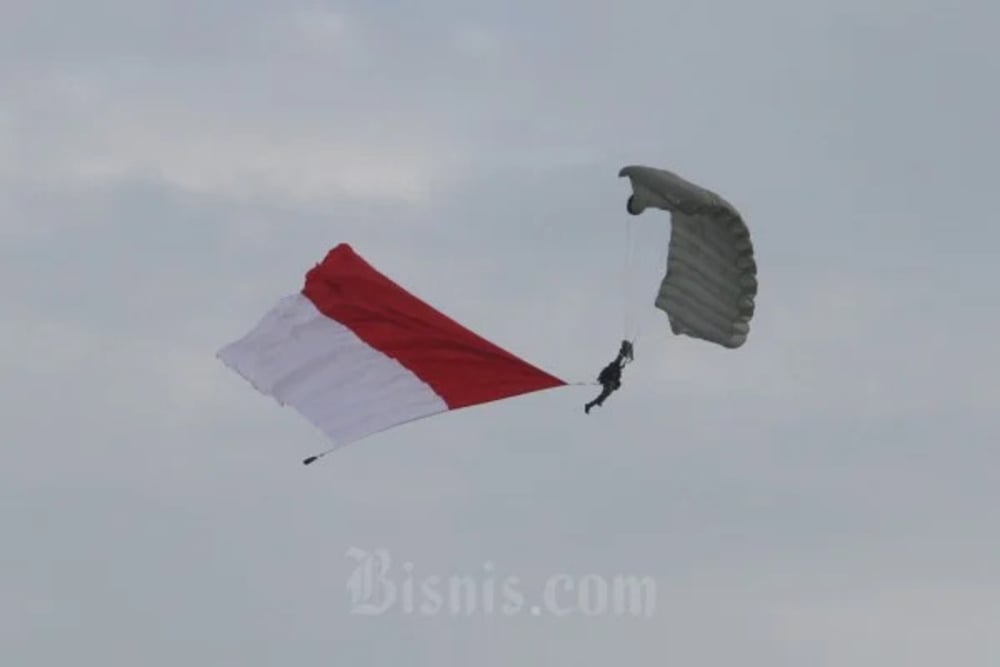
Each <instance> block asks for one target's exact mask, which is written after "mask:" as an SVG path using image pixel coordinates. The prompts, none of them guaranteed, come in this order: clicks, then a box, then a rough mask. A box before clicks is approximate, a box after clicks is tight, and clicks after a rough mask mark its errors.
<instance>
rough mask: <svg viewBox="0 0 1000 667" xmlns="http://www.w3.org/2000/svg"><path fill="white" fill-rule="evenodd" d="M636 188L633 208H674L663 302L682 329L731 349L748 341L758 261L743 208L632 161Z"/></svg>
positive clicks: (629, 172) (659, 303)
mask: <svg viewBox="0 0 1000 667" xmlns="http://www.w3.org/2000/svg"><path fill="white" fill-rule="evenodd" d="M618 175H619V177H628V178H629V180H630V182H631V184H632V195H631V196H630V197H629V198H628V202H627V204H626V209H627V210H628V212H629V213H630V214H632V215H639V214H641V213H642V212H643V211H645V210H646V209H647V208H659V209H662V210H665V211H668V212H669V213H670V220H671V231H670V248H669V255H668V259H667V272H666V275H665V276H664V277H663V280H662V282H661V283H660V289H659V292H658V294H657V296H656V300H655V306H656V307H657V308H659V309H660V310H662V311H664V312H665V313H666V314H667V317H668V320H669V322H670V328H671V330H672V331H673V333H674V334H677V335H687V336H691V337H693V338H699V339H702V340H706V341H709V342H713V343H717V344H719V345H722V346H723V347H727V348H738V347H740V346H741V345H743V343H745V342H746V339H747V336H748V335H749V333H750V320H751V319H752V318H753V314H754V308H755V302H754V300H755V297H756V296H757V264H756V262H755V260H754V249H753V244H752V243H751V241H750V230H749V229H748V228H747V226H746V224H745V223H744V222H743V218H742V217H741V216H740V214H739V212H738V211H737V210H736V209H735V208H734V207H733V206H732V205H731V204H730V203H729V202H727V201H726V200H725V199H723V198H722V197H720V196H719V195H717V194H716V193H714V192H712V191H710V190H706V189H705V188H702V187H700V186H698V185H695V184H694V183H690V182H688V181H686V180H684V179H683V178H681V177H680V176H678V175H677V174H674V173H672V172H669V171H667V170H665V169H655V168H652V167H645V166H638V165H633V166H627V167H625V168H623V169H622V170H621V171H620V172H619V174H618Z"/></svg>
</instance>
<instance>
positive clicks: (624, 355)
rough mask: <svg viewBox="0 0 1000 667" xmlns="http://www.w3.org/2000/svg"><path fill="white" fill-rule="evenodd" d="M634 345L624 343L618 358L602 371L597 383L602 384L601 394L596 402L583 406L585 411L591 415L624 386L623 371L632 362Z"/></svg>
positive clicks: (627, 342) (625, 341)
mask: <svg viewBox="0 0 1000 667" xmlns="http://www.w3.org/2000/svg"><path fill="white" fill-rule="evenodd" d="M633 358H634V357H633V354H632V343H630V342H629V341H627V340H623V341H622V345H621V348H620V349H619V350H618V356H617V357H615V360H614V361H612V362H611V363H610V364H608V365H607V366H605V367H604V368H602V369H601V372H600V374H599V375H598V376H597V381H598V382H600V383H601V393H600V395H599V396H598V397H597V398H595V399H594V400H592V401H590V402H589V403H587V404H586V405H584V406H583V411H584V412H585V413H587V414H590V409H591V408H592V407H594V406H595V405H602V404H603V403H604V401H605V400H607V398H608V396H610V395H611V394H612V393H614V392H615V391H617V390H618V389H620V388H621V386H622V369H623V368H625V365H626V364H627V363H628V362H630V361H632V359H633Z"/></svg>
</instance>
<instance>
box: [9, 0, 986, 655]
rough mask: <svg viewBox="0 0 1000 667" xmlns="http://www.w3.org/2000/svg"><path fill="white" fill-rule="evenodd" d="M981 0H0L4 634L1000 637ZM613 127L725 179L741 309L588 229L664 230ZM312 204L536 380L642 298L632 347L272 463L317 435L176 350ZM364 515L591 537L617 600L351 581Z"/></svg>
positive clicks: (574, 359)
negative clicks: (432, 596) (469, 596)
mask: <svg viewBox="0 0 1000 667" xmlns="http://www.w3.org/2000/svg"><path fill="white" fill-rule="evenodd" d="M998 22H1000V8H998V7H997V6H996V4H995V3H990V2H986V0H983V1H981V2H977V1H975V0H957V1H954V2H947V3H946V2H943V1H941V0H936V1H933V2H932V1H926V0H907V1H905V2H904V1H903V0H885V1H884V2H880V3H871V2H862V1H861V0H842V1H840V2H823V1H810V2H801V1H792V0H761V1H760V2H755V3H744V2H736V1H735V0H729V1H725V2H724V1H716V0H709V1H705V2H699V3H693V2H691V3H662V2H653V1H652V0H645V1H639V0H635V1H632V0H623V1H622V2H619V3H617V4H613V3H593V2H570V1H569V0H551V1H549V0H540V1H539V2H535V3H526V2H502V3H501V2H494V3H468V2H457V1H456V0H451V1H447V0H425V1H423V2H419V3H417V2H410V3H407V2H401V1H390V0H378V1H375V0H372V1H369V2H340V3H335V2H330V3H326V2H321V1H316V2H300V1H299V0H290V1H288V2H280V3H278V2H263V1H262V0H210V1H207V2H205V1H199V2H193V1H191V0H174V1H171V2H167V1H166V0H161V1H144V0H95V1H93V2H87V3H80V2H70V1H69V0H51V1H39V2H29V1H28V0H0V298H2V301H3V303H4V304H5V308H6V317H5V318H4V326H2V327H0V383H2V387H3V395H4V400H3V401H2V403H0V442H2V443H3V448H4V449H3V451H4V453H5V455H4V457H3V460H2V463H0V489H2V490H0V531H2V532H0V534H2V536H3V537H2V548H0V656H3V662H4V664H10V665H19V666H25V667H36V666H37V667H47V666H49V665H63V664H66V662H67V661H74V662H80V663H88V664H102V665H108V666H109V667H114V666H118V665H123V666H124V665H134V664H137V663H138V664H143V665H148V666H150V667H158V666H160V665H163V666H166V665H171V666H172V665H177V664H188V665H213V666H214V665H219V666H221V665H240V666H241V667H256V666H264V665H278V664H280V665H302V666H312V665H316V666H318V665H336V664H363V665H398V664H406V665H413V666H414V667H420V666H423V665H510V664H518V665H525V666H530V665H552V664H573V665H577V666H578V667H589V666H591V665H602V666H603V665H607V664H609V663H617V664H624V663H629V664H636V665H645V664H658V665H660V664H669V665H732V664H740V665H746V666H748V667H757V666H760V667H764V666H766V667H784V666H789V667H790V666H796V667H799V666H801V665H803V664H807V665H813V666H816V667H825V666H827V665H829V666H833V665H837V666H840V665H845V664H850V665H852V666H854V667H869V666H870V667H876V666H877V667H886V666H888V665H905V666H907V667H924V666H927V667H931V666H933V667H938V666H939V665H940V664H942V663H945V664H961V665H964V666H966V667H979V666H983V667H987V666H989V667H993V666H994V665H996V664H997V660H998V659H1000V635H998V634H997V632H996V628H997V627H998V625H1000V573H998V570H997V568H996V560H997V556H998V554H1000V521H998V520H997V510H996V508H997V506H998V505H1000V472H998V470H1000V453H998V450H997V449H996V444H997V443H998V442H1000V438H998V435H1000V428H998V425H997V417H996V407H997V403H998V399H1000V390H998V388H997V371H998V369H1000V354H998V351H997V346H996V344H995V342H994V341H993V339H992V337H991V335H990V334H992V333H993V332H996V331H997V330H998V328H1000V308H998V305H997V304H998V301H997V299H996V295H995V290H994V289H993V288H992V286H991V282H992V281H991V278H992V277H993V266H994V265H995V261H996V248H997V246H998V244H1000V231H998V226H997V225H996V214H995V208H994V207H993V206H992V203H993V201H992V200H993V195H992V192H993V190H992V188H993V187H994V180H995V177H996V175H997V173H998V172H997V166H996V156H997V154H998V153H1000V131H998V130H997V125H996V119H997V118H998V117H1000V90H998V88H997V87H996V86H995V85H991V83H990V82H991V81H992V80H993V79H994V78H995V73H996V71H997V69H998V67H1000V50H998V49H997V47H996V46H995V36H994V32H995V30H994V26H996V25H997V24H998ZM627 164H646V165H650V166H656V167H663V168H667V169H671V170H673V171H676V172H677V173H680V174H681V175H683V176H684V177H686V178H688V179H690V180H693V181H695V182H696V183H699V184H701V185H703V186H705V187H708V188H710V189H713V190H715V191H717V192H719V193H720V194H722V195H723V196H724V197H725V198H726V199H727V200H728V201H730V202H731V203H733V204H734V205H735V206H736V207H737V208H738V209H739V210H740V211H741V213H742V214H743V216H744V217H745V219H746V221H747V223H748V225H749V227H750V230H751V234H752V238H753V241H754V244H755V252H756V257H757V263H758V267H759V271H760V275H759V281H760V290H759V294H758V299H757V310H756V315H755V317H754V320H753V323H752V329H751V334H750V337H749V340H748V342H747V344H746V345H745V346H744V347H742V348H740V349H739V350H725V349H722V348H720V347H717V346H713V345H709V344H706V343H704V342H699V341H696V340H693V339H689V338H682V337H676V336H673V335H671V334H670V332H669V327H668V325H667V322H666V317H665V316H664V315H663V313H660V312H659V311H656V310H655V309H653V308H652V305H651V298H652V295H653V294H655V289H656V287H657V284H656V283H657V281H658V279H659V276H658V271H659V270H660V269H659V268H657V266H656V265H655V264H647V265H646V266H647V267H650V266H651V267H652V269H651V271H650V270H647V272H646V273H644V274H642V275H644V276H645V281H644V282H643V281H642V280H641V279H640V281H639V282H637V283H632V284H630V285H627V284H625V282H624V281H623V273H622V269H623V258H624V251H625V239H626V233H625V230H626V225H628V224H631V225H632V226H633V229H634V230H635V231H636V233H637V234H639V235H640V238H641V239H645V241H644V242H641V243H640V246H641V249H642V250H643V251H644V253H645V254H644V256H645V257H646V258H647V259H649V258H652V261H654V262H655V261H656V259H657V256H658V254H659V251H660V250H661V249H662V244H663V243H665V239H666V238H668V235H669V223H668V217H667V216H666V215H665V214H661V213H658V212H656V211H648V212H647V213H644V214H643V215H642V216H640V217H638V218H635V219H630V218H629V217H628V216H627V214H626V213H625V199H626V197H627V195H628V184H627V181H625V180H623V179H619V178H618V177H617V174H618V170H619V169H620V168H621V167H622V166H624V165H627ZM630 220H631V223H630ZM341 242H347V243H350V244H351V245H352V246H353V247H354V248H355V250H356V251H358V252H359V253H360V254H362V255H363V256H364V257H365V258H367V259H368V260H369V261H370V262H371V263H372V264H374V265H375V266H377V267H378V268H380V269H381V270H382V271H383V272H385V273H386V274H387V275H389V276H390V277H392V278H393V279H395V280H397V281H399V282H400V283H402V284H404V285H405V286H406V287H408V288H409V289H411V290H412V291H413V292H414V293H415V294H417V295H419V296H420V297H422V298H424V299H426V300H427V301H428V302H430V303H431V304H433V305H435V306H436V307H438V308H440V309H441V310H443V311H444V312H446V313H448V314H449V315H451V316H452V317H454V318H455V319H457V320H459V321H461V322H463V323H464V324H466V325H467V326H469V327H470V328H472V329H473V330H475V331H477V332H479V333H481V334H483V335H485V336H486V337H488V338H490V339H491V340H494V341H496V342H497V343H498V344H501V345H503V346H504V347H506V348H507V349H509V350H511V351H512V352H514V353H516V354H518V355H520V356H523V357H524V358H526V359H528V360H530V361H531V362H532V363H536V364H538V365H540V366H541V367H543V368H545V369H546V370H549V371H550V372H553V373H556V374H558V375H560V376H561V377H565V378H566V379H568V380H571V381H581V380H582V381H585V380H589V379H591V378H592V376H594V375H595V374H596V373H597V371H598V370H599V369H600V367H601V366H603V365H604V364H605V363H607V362H608V361H609V360H610V359H611V358H612V357H613V356H614V354H615V352H616V351H617V349H618V343H619V341H620V340H621V337H622V336H623V321H624V320H623V317H624V312H625V307H624V304H625V303H635V298H636V296H637V295H638V299H639V301H638V303H639V304H640V305H642V304H643V303H645V308H640V310H639V311H637V312H639V313H641V314H642V315H643V316H644V320H643V322H644V325H643V326H644V328H643V330H642V334H641V338H640V340H639V341H638V343H637V347H636V361H635V363H634V364H632V365H630V366H629V367H628V368H627V369H626V372H625V377H624V386H623V388H622V390H621V391H619V392H618V393H616V394H615V395H614V396H613V397H612V398H611V399H610V400H609V401H608V402H607V403H606V404H605V405H604V406H603V407H601V408H599V409H597V410H595V411H594V412H592V413H591V414H590V415H584V413H583V409H582V406H583V403H584V402H585V401H587V400H589V399H590V398H592V396H593V394H594V391H593V387H579V386H574V387H567V388H564V389H559V390H553V391H548V392H541V393H537V394H532V395H528V396H522V397H518V398H516V399H511V400H509V401H503V402H498V403H494V404H491V405H489V406H482V407H478V408H470V409H466V410H461V411H458V412H454V413H450V414H446V415H442V416H439V417H435V418H431V419H425V420H421V421H419V422H414V423H412V424H409V425H406V426H404V427H400V428H398V429H393V430H392V431H388V432H386V433H383V434H380V435H377V436H373V437H371V438H369V439H366V440H364V441H362V442H359V443H355V444H352V445H350V446H349V447H346V448H344V449H342V450H340V451H338V452H336V453H335V454H334V455H331V456H328V457H326V458H324V459H322V461H321V462H320V463H317V464H315V465H313V466H310V467H308V468H306V467H303V466H302V465H301V460H302V459H303V458H304V457H306V456H308V455H310V454H314V453H317V452H318V451H321V450H323V449H326V448H327V447H328V446H329V444H330V443H329V442H327V441H326V440H325V439H324V438H323V437H322V435H321V434H320V433H319V432H318V431H317V430H316V429H314V428H313V427H312V426H311V425H310V424H309V423H307V422H306V421H305V420H304V419H302V418H301V417H300V416H298V415H297V414H296V413H295V412H294V411H293V410H291V409H289V408H284V409H283V408H281V407H279V406H277V405H276V404H275V403H274V402H273V401H271V400H270V399H267V398H265V397H263V396H261V395H260V394H258V393H256V392H255V391H254V390H253V388H252V387H251V386H249V385H248V384H247V383H245V382H244V381H243V380H242V379H241V378H239V377H238V376H237V375H236V374H234V373H232V372H231V371H229V370H228V369H226V368H225V367H224V366H223V365H222V363H221V362H220V361H219V360H218V359H217V358H216V357H215V354H216V352H217V351H218V349H219V348H221V347H222V346H223V345H225V344H226V343H228V342H230V341H232V340H234V339H236V338H238V337H240V336H242V335H243V334H244V333H246V332H247V331H248V330H249V329H250V328H251V327H252V326H253V325H254V324H255V323H256V322H257V321H258V319H259V318H260V317H261V316H262V315H263V314H264V312H265V311H266V310H267V309H268V308H270V307H271V306H272V305H273V304H274V303H275V302H276V301H277V299H279V298H280V297H281V296H283V295H285V294H287V293H291V292H294V291H296V290H298V289H299V288H300V287H301V284H302V279H303V275H304V273H305V271H306V270H307V269H308V268H310V267H311V266H312V265H313V264H315V263H316V262H318V261H319V260H320V259H322V257H323V256H324V255H325V253H326V251H327V250H328V249H329V248H330V247H332V246H334V245H336V244H337V243H341ZM658 244H659V245H658ZM627 288H628V289H627ZM636 290H638V291H636ZM642 290H647V291H646V292H643V291H642ZM646 297H649V298H648V299H647V300H646V301H645V302H643V299H644V298H646ZM629 299H632V301H629ZM379 549H383V550H385V551H384V553H385V554H387V555H389V556H390V558H391V561H392V569H391V571H390V572H389V573H387V574H386V575H385V576H386V578H385V579H382V580H381V581H386V580H388V581H390V582H395V585H397V586H401V585H402V582H403V579H404V577H405V572H404V570H403V564H404V563H410V564H412V567H413V573H414V574H413V576H415V577H416V578H417V580H419V581H424V580H425V578H426V577H427V576H430V575H432V574H433V575H439V576H442V577H450V576H472V577H473V578H475V579H476V581H479V582H481V581H483V580H484V577H485V575H484V574H483V573H484V568H485V567H487V566H486V564H487V563H489V564H490V567H492V568H493V570H492V573H493V575H492V576H494V577H498V578H505V577H509V576H513V577H517V581H519V582H520V586H521V589H522V590H523V592H524V593H525V594H526V596H527V597H528V598H530V599H531V600H536V599H540V598H538V595H539V591H541V590H542V589H543V588H544V586H545V582H548V581H551V577H553V576H563V577H565V578H564V579H562V580H561V581H563V582H566V581H571V582H575V583H576V585H577V586H578V588H577V589H575V590H580V588H582V584H581V582H583V581H584V579H583V577H585V576H586V575H593V577H596V578H597V579H598V580H600V581H603V582H611V581H613V580H614V578H615V577H616V576H618V575H624V576H630V577H639V578H643V577H646V578H648V579H649V580H651V581H653V582H654V583H655V595H656V602H655V609H654V610H653V611H652V613H650V614H647V615H642V616H639V617H632V616H621V615H617V616H616V615H615V614H613V613H611V612H609V610H608V608H607V607H605V608H602V609H599V610H597V612H595V613H594V614H592V615H590V616H588V615H586V614H584V613H581V610H582V609H583V608H584V607H586V605H578V606H579V608H577V609H576V612H575V613H570V614H568V615H565V616H555V615H553V614H550V613H542V614H540V615H538V616H534V615H532V614H530V613H518V614H513V615H502V614H498V613H492V614H485V613H478V614H477V613H445V612H442V613H436V614H424V615H420V614H407V613H405V612H404V611H403V610H402V608H401V607H400V606H399V605H398V604H397V605H396V606H394V607H392V608H390V609H388V610H387V611H385V612H384V613H380V614H375V615H364V614H357V613H353V612H354V611H356V609H355V608H354V607H353V606H352V605H354V604H355V603H356V602H357V599H356V598H352V595H355V594H359V593H358V590H360V589H357V588H352V586H354V585H355V584H357V582H358V581H359V577H360V576H361V575H360V574H359V572H360V570H356V569H355V568H357V567H359V563H358V562H356V561H355V559H354V558H352V557H351V555H350V554H351V553H358V552H363V553H365V554H368V557H369V558H372V556H371V554H377V553H379V552H378V551H377V550H379ZM365 562H366V563H367V566H369V567H371V566H373V563H375V564H377V559H375V560H370V559H369V560H367V561H365ZM593 580H594V579H593V578H592V579H591V580H590V581H591V582H592V581H593ZM563 593H565V591H563ZM560 599H561V600H562V604H563V605H567V604H571V602H573V601H575V602H577V603H579V599H578V598H574V597H572V596H569V597H566V596H565V595H564V597H562V598H560ZM593 609H594V608H593V607H591V610H592V611H593ZM522 612H523V610H522Z"/></svg>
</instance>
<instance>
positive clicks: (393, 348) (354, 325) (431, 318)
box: [218, 244, 566, 447]
mask: <svg viewBox="0 0 1000 667" xmlns="http://www.w3.org/2000/svg"><path fill="white" fill-rule="evenodd" d="M218 357H219V358H220V359H221V360H222V361H223V363H225V364H226V365H227V366H228V367H229V368H231V369H233V370H234V371H236V372H237V373H239V374H240V375H241V376H243V377H244V378H245V379H246V380H247V381H248V382H250V383H251V384H252V385H253V386H254V387H255V388H256V389H257V390H258V391H260V392H261V393H263V394H265V395H269V396H272V397H274V398H275V399H276V400H277V401H279V402H280V403H282V404H285V405H290V406H292V407H293V408H295V409H296V410H298V411H299V412H300V413H301V414H302V415H303V416H304V417H305V418H306V419H308V420H309V421H310V422H312V423H313V424H315V425H316V426H317V427H318V428H319V429H320V430H321V431H322V432H323V433H325V434H326V435H327V436H328V437H330V438H331V439H332V440H333V441H334V442H335V443H336V444H337V446H338V447H339V446H342V445H344V444H347V443H349V442H352V441H356V440H359V439H361V438H364V437H366V436H368V435H371V434H373V433H376V432H379V431H384V430H386V429H388V428H391V427H394V426H398V425H400V424H404V423H406V422H409V421H413V420H415V419H420V418H423V417H429V416H431V415H435V414H439V413H442V412H446V411H448V410H456V409H458V408H464V407H468V406H472V405H478V404H482V403H487V402H490V401H496V400H499V399H504V398H510V397H513V396H517V395H520V394H525V393H528V392H534V391H540V390H543V389H550V388H554V387H560V386H564V385H565V384H566V383H565V382H564V381H563V380H561V379H559V378H557V377H555V376H553V375H551V374H549V373H547V372H545V371H544V370H541V369H540V368H537V367H535V366H534V365H532V364H530V363H528V362H526V361H524V360H522V359H519V358H518V357H516V356H514V355H513V354H511V353H510V352H508V351H506V350H504V349H502V348H500V347H498V346H497V345H496V344H494V343H491V342H490V341H488V340H486V339H484V338H482V337H481V336H479V335H477V334H475V333H473V332H472V331H470V330H469V329H467V328H465V327H464V326H462V325H461V324H459V323H457V322H455V321H454V320H452V319H450V318H449V317H447V316H446V315H444V314H442V313H441V312H439V311H438V310H436V309H434V308H433V307H431V306H430V305H428V304H427V303H425V302H423V301H422V300H420V299H419V298H417V297H416V296H414V295H413V294H411V293H409V292H408V291H406V290H405V289H403V288H402V287H400V286H399V285H398V284H396V283H395V282H393V281H392V280H390V279H389V278H387V277H386V276H384V275H383V274H382V273H380V272H379V271H377V270H376V269H375V268H373V267H372V266H371V265H369V264H368V263H367V262H366V261H365V260H364V259H363V258H362V257H360V256H359V255H358V254H357V253H355V252H354V250H353V249H352V248H351V247H350V246H349V245H347V244H340V245H338V246H336V247H335V248H333V249H332V250H330V252H329V253H328V254H327V256H326V258H325V259H324V260H323V262H322V263H320V264H318V265H316V266H315V267H314V268H313V269H311V270H310V271H309V272H308V273H307V274H306V277H305V286H304V288H303V289H302V290H301V292H298V293H295V294H291V295H289V296H286V297H285V298H283V299H281V300H280V301H279V302H278V303H277V304H276V305H275V306H274V307H273V308H272V309H271V310H270V311H269V312H268V313H267V314H266V315H265V316H264V317H263V319H262V320H261V321H260V323H259V324H258V325H257V326H256V327H254V329H253V330H251V331H250V332H249V333H247V334H246V335H245V336H243V337H242V338H240V339H239V340H237V341H234V342H233V343H230V344H229V345H227V346H225V347H224V348H222V349H221V350H220V351H219V353H218Z"/></svg>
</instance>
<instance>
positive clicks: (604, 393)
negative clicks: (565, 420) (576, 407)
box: [583, 385, 614, 414]
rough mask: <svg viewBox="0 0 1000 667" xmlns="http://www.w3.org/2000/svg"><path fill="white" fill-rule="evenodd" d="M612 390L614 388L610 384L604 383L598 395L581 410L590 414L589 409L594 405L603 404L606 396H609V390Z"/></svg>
mask: <svg viewBox="0 0 1000 667" xmlns="http://www.w3.org/2000/svg"><path fill="white" fill-rule="evenodd" d="M613 391H614V388H613V387H612V386H611V385H604V388H603V389H602V390H601V393H600V395H599V396H598V397H597V398H595V399H594V400H592V401H591V402H590V403H587V404H586V405H584V406H583V411H584V412H586V413H587V414H590V409H591V408H592V407H594V406H595V405H603V404H604V401H605V400H607V398H608V396H610V395H611V392H613Z"/></svg>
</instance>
